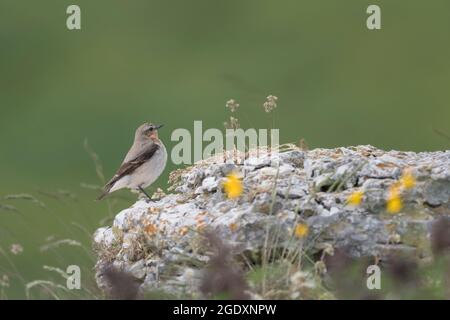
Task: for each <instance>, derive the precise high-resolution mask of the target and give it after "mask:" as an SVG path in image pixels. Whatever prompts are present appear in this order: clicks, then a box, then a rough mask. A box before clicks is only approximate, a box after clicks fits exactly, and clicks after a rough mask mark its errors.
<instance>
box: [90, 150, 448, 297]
mask: <svg viewBox="0 0 450 320" xmlns="http://www.w3.org/2000/svg"><path fill="white" fill-rule="evenodd" d="M406 168H409V170H410V172H411V173H412V174H413V176H414V177H415V179H416V184H415V186H414V187H413V188H411V189H410V190H406V191H405V192H403V193H402V201H403V204H404V205H403V207H402V209H401V211H400V212H399V213H396V214H390V213H388V212H386V209H385V208H386V197H387V192H388V189H389V187H390V186H391V185H392V184H393V183H395V182H396V181H397V180H398V179H399V178H400V176H401V175H402V172H403V171H404V170H405V169H406ZM232 171H237V172H239V173H240V174H241V175H242V178H243V179H242V182H243V186H244V192H243V194H242V195H241V197H239V198H238V199H235V200H233V199H227V197H226V194H224V192H223V190H222V183H223V181H224V179H225V177H226V175H227V174H228V173H230V172H232ZM176 174H178V175H179V176H178V180H177V182H176V183H174V184H173V191H174V192H173V193H172V194H168V195H163V196H162V197H161V198H160V199H159V200H157V201H154V202H151V203H147V202H146V201H144V200H139V201H137V202H136V203H135V204H134V205H133V206H132V207H130V208H128V209H125V210H123V211H121V212H120V213H119V214H117V216H116V217H115V220H114V223H113V226H112V227H103V228H100V229H98V230H97V231H96V232H95V235H94V248H95V250H96V252H97V255H98V262H97V265H96V271H97V282H98V285H99V287H101V288H105V283H104V281H103V278H102V267H103V266H105V265H106V264H109V263H113V265H115V266H117V267H120V268H123V269H125V270H127V271H129V272H130V273H131V274H133V276H134V277H136V278H137V279H140V280H141V281H142V285H141V289H143V290H152V289H161V290H166V291H169V292H172V293H174V294H180V293H181V292H191V293H194V294H195V293H196V292H197V291H196V290H197V288H198V284H199V279H200V273H201V268H202V267H203V266H204V265H205V264H206V263H207V262H208V259H209V255H208V250H207V248H206V247H205V246H204V242H205V239H204V237H203V235H202V232H203V231H204V230H213V231H214V233H215V234H216V235H217V236H218V237H219V238H221V239H223V240H225V241H226V242H227V243H229V244H231V245H233V247H234V248H236V250H235V254H237V255H240V254H252V253H255V254H258V252H260V251H261V248H262V247H263V245H264V241H265V238H266V237H265V235H266V233H267V232H268V230H272V229H277V230H278V231H281V232H278V233H277V234H279V235H280V236H279V239H278V240H279V241H277V244H278V246H279V247H281V248H283V247H288V246H291V245H293V242H292V241H291V240H292V237H293V236H292V234H293V230H294V226H295V225H296V224H297V223H300V222H302V223H306V224H307V225H308V226H309V234H308V236H307V237H306V238H305V239H304V247H305V248H306V249H307V250H309V251H311V252H317V251H320V250H323V248H324V247H326V246H330V245H331V246H333V247H340V248H344V249H345V250H346V252H347V253H348V254H349V255H352V256H355V257H359V256H377V257H383V256H386V255H389V254H391V253H396V252H404V253H405V252H406V253H410V254H414V255H415V256H417V257H423V258H426V257H428V256H429V254H430V253H429V251H430V250H429V231H430V224H431V222H432V221H433V220H434V219H436V218H437V217H439V216H442V215H450V151H442V152H422V153H414V152H400V151H389V152H386V151H382V150H379V149H376V148H374V147H372V146H357V147H348V148H337V149H315V150H311V151H301V150H299V149H296V148H290V149H289V150H287V151H285V152H281V153H277V154H271V155H268V154H266V153H264V152H259V154H258V156H256V155H250V157H249V158H248V159H246V160H245V161H243V163H242V164H235V163H234V161H233V160H232V159H230V160H228V161H226V162H225V163H216V162H214V161H203V162H200V163H198V164H196V165H194V166H192V167H189V168H186V169H183V170H180V171H179V172H176V173H174V175H176ZM356 190H360V191H363V192H364V196H363V199H362V202H361V204H360V205H358V206H350V205H349V204H347V203H346V201H347V199H348V196H349V195H350V194H351V193H352V192H354V191H356Z"/></svg>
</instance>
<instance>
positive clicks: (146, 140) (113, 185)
mask: <svg viewBox="0 0 450 320" xmlns="http://www.w3.org/2000/svg"><path fill="white" fill-rule="evenodd" d="M161 127H162V125H155V124H152V123H144V124H143V125H141V126H140V127H139V128H137V130H136V133H135V135H134V142H133V145H132V146H131V148H130V150H129V151H128V153H127V155H126V157H125V159H124V160H123V162H122V165H121V166H120V168H119V170H117V173H116V174H115V175H114V177H112V179H111V180H110V181H109V182H108V183H107V184H106V185H105V187H104V189H103V193H102V194H101V195H100V196H99V197H98V200H101V199H103V198H104V197H105V196H106V195H108V194H109V193H111V192H114V191H116V190H119V189H122V188H129V189H134V190H139V191H141V192H142V193H144V194H145V195H146V196H147V198H148V199H149V200H151V198H150V196H149V195H148V194H147V193H146V192H145V191H144V188H146V187H148V186H149V185H151V184H152V183H153V182H155V180H156V179H158V177H159V176H160V174H161V173H162V172H163V171H164V168H165V166H166V162H167V151H166V147H165V146H164V144H163V143H162V141H161V140H159V138H158V129H159V128H161Z"/></svg>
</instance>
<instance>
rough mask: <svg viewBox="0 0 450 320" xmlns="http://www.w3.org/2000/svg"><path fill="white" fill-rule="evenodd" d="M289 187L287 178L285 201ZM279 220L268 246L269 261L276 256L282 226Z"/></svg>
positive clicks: (290, 184) (290, 181) (290, 183)
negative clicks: (271, 241) (272, 239)
mask: <svg viewBox="0 0 450 320" xmlns="http://www.w3.org/2000/svg"><path fill="white" fill-rule="evenodd" d="M291 186H292V179H291V178H289V184H288V187H287V188H286V193H285V198H286V199H287V197H288V195H289V192H290V191H291ZM280 220H281V219H280ZM280 220H277V225H276V231H275V237H274V241H273V243H271V244H270V246H269V261H270V260H272V259H275V254H276V250H277V247H278V243H279V240H280V233H281V226H282V222H281V221H280Z"/></svg>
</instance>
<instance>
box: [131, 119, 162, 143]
mask: <svg viewBox="0 0 450 320" xmlns="http://www.w3.org/2000/svg"><path fill="white" fill-rule="evenodd" d="M162 126H163V125H162V124H153V123H150V122H146V123H144V124H142V125H141V126H140V127H139V128H137V130H136V135H135V139H151V140H155V139H156V140H157V139H158V129H159V128H161V127H162Z"/></svg>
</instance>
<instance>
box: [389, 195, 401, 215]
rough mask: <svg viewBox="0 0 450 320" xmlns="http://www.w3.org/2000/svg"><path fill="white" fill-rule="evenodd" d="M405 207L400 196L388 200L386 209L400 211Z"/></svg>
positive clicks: (392, 211)
mask: <svg viewBox="0 0 450 320" xmlns="http://www.w3.org/2000/svg"><path fill="white" fill-rule="evenodd" d="M402 207H403V202H402V199H401V198H400V196H395V197H391V198H389V199H388V200H387V202H386V210H387V211H388V212H389V213H392V214H394V213H398V212H399V211H400V210H401V209H402Z"/></svg>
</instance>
